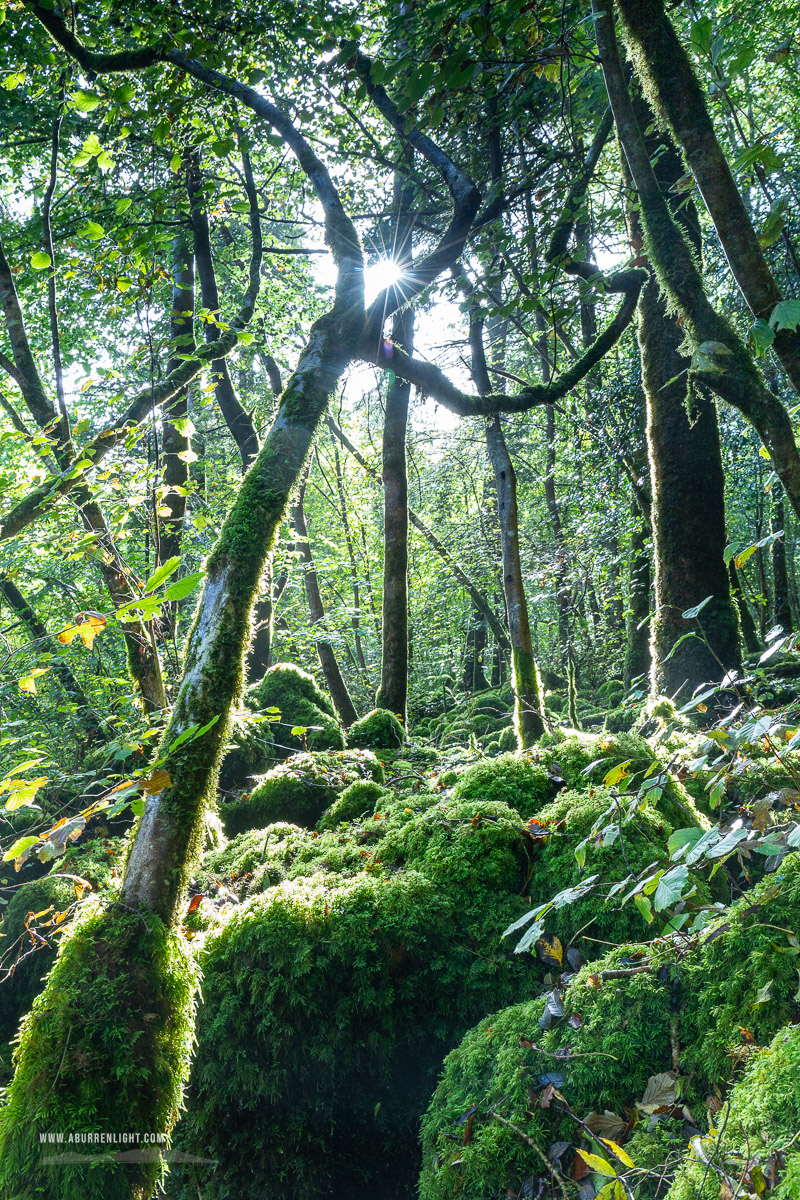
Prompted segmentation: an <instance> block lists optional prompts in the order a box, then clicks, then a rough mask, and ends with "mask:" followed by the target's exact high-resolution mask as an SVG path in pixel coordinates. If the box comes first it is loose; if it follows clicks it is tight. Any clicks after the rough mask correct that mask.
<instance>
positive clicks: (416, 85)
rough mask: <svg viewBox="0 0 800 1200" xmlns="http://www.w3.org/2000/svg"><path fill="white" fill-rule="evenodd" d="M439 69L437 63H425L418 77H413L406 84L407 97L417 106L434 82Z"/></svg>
mask: <svg viewBox="0 0 800 1200" xmlns="http://www.w3.org/2000/svg"><path fill="white" fill-rule="evenodd" d="M436 71H437V67H436V64H435V63H423V64H422V66H421V67H420V69H419V71H418V72H417V74H416V75H412V77H411V78H410V79H409V81H408V83H407V84H406V96H407V97H408V99H409V100H410V101H411V102H412V104H416V102H417V101H418V100H421V99H422V97H423V96H424V95H425V93H426V92H427V90H428V88H429V87H430V86H431V83H432V82H433V77H434V75H435V74H436Z"/></svg>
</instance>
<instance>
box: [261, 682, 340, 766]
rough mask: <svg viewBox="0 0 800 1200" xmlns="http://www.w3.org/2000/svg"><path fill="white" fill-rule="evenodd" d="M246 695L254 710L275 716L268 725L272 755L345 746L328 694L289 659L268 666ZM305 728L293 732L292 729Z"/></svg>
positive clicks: (334, 748)
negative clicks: (270, 711) (303, 730)
mask: <svg viewBox="0 0 800 1200" xmlns="http://www.w3.org/2000/svg"><path fill="white" fill-rule="evenodd" d="M245 699H246V701H247V704H248V706H249V707H250V708H251V709H252V710H253V711H255V712H258V713H262V714H265V715H272V716H276V715H277V714H276V713H275V712H272V713H271V714H270V713H269V710H274V709H277V710H278V714H279V720H278V721H274V722H272V723H271V725H270V735H271V738H272V744H273V748H274V757H275V758H285V757H286V755H287V754H292V753H293V752H295V751H297V750H301V749H305V748H306V747H307V748H308V749H309V750H344V748H345V745H346V740H345V735H344V731H343V729H342V727H341V725H340V724H339V722H338V720H337V719H336V712H335V710H334V707H333V704H332V703H331V700H330V698H329V697H328V696H326V695H325V693H324V692H323V691H322V689H321V688H320V687H319V686H318V684H317V682H316V680H315V679H314V677H313V675H309V673H308V672H307V671H302V670H301V669H300V668H299V667H295V666H292V664H291V663H277V664H276V665H275V666H274V667H270V669H269V670H268V671H267V673H266V675H264V677H263V679H261V680H259V682H258V683H257V684H256V685H255V687H252V688H250V689H249V690H248V692H247V694H246V696H245ZM298 727H299V728H302V729H306V730H308V732H307V733H305V734H293V733H292V729H294V728H298Z"/></svg>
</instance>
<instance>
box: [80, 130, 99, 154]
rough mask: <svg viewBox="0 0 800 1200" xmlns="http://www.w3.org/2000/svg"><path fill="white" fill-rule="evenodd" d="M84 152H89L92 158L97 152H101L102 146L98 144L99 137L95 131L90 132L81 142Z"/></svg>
mask: <svg viewBox="0 0 800 1200" xmlns="http://www.w3.org/2000/svg"><path fill="white" fill-rule="evenodd" d="M83 150H84V153H85V154H90V155H91V156H92V158H94V157H95V156H96V155H98V154H102V152H103V147H102V146H101V145H100V139H99V138H98V136H97V134H96V133H90V134H89V136H88V137H87V139H86V141H85V142H84V143H83Z"/></svg>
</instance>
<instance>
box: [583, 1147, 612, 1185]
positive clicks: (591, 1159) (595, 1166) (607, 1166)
mask: <svg viewBox="0 0 800 1200" xmlns="http://www.w3.org/2000/svg"><path fill="white" fill-rule="evenodd" d="M578 1154H580V1156H581V1158H582V1159H583V1161H584V1162H585V1163H586V1165H587V1167H589V1168H590V1169H591V1170H592V1171H597V1174H598V1175H607V1176H609V1177H610V1178H611V1179H616V1177H617V1172H616V1171H615V1170H614V1168H613V1167H612V1165H611V1163H610V1162H607V1160H606V1159H605V1158H601V1157H600V1155H599V1154H590V1153H589V1151H588V1150H579V1151H578Z"/></svg>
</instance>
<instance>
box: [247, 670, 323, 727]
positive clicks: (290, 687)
mask: <svg viewBox="0 0 800 1200" xmlns="http://www.w3.org/2000/svg"><path fill="white" fill-rule="evenodd" d="M247 695H248V699H249V700H250V703H251V707H253V708H255V709H258V710H259V711H260V712H263V711H264V709H266V708H273V707H275V708H279V709H280V711H281V717H282V718H283V719H284V720H286V721H290V720H291V719H292V713H291V708H292V705H293V703H294V702H295V701H296V700H305V701H306V702H307V703H308V704H313V705H314V707H315V708H319V709H321V711H322V712H324V713H327V714H328V716H329V717H335V716H336V710H335V708H334V707H333V702H332V700H331V699H330V697H329V696H328V695H326V693H325V692H323V690H322V688H321V687H320V686H319V684H318V683H317V681H316V680H315V678H314V676H313V675H311V674H309V672H308V671H303V670H301V668H300V667H295V666H294V665H293V664H292V663H276V664H275V666H274V667H270V669H269V670H268V671H267V673H266V674H265V675H264V677H263V678H262V679H260V680H259V682H258V683H257V684H256V685H255V686H254V687H252V688H250V689H249V691H248V693H247Z"/></svg>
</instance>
